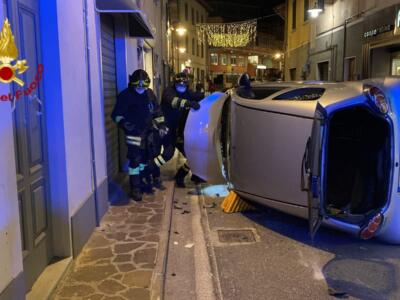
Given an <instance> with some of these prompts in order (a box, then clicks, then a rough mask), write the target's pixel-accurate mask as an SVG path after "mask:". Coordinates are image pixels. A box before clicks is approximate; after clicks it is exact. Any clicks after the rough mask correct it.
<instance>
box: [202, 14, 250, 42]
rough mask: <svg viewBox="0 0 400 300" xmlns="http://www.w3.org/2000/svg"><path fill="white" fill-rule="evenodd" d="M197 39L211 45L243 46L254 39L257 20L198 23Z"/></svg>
mask: <svg viewBox="0 0 400 300" xmlns="http://www.w3.org/2000/svg"><path fill="white" fill-rule="evenodd" d="M196 31H197V39H198V40H199V42H200V43H208V44H209V45H210V46H212V47H245V46H247V45H248V44H249V43H251V42H253V41H255V39H256V34H257V20H256V19H254V20H249V21H245V22H236V23H219V24H198V25H196Z"/></svg>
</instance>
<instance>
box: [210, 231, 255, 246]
mask: <svg viewBox="0 0 400 300" xmlns="http://www.w3.org/2000/svg"><path fill="white" fill-rule="evenodd" d="M217 232H218V240H219V241H220V242H221V243H241V244H243V243H255V242H256V238H255V236H254V232H253V231H252V230H241V229H238V230H232V229H220V230H217Z"/></svg>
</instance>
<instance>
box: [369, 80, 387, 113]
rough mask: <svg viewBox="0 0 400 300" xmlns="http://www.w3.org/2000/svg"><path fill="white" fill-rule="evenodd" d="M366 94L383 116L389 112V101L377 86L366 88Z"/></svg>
mask: <svg viewBox="0 0 400 300" xmlns="http://www.w3.org/2000/svg"><path fill="white" fill-rule="evenodd" d="M364 94H365V95H366V96H367V97H368V99H369V100H370V101H371V102H372V103H373V104H374V105H375V107H376V108H377V109H378V110H379V111H380V112H381V113H382V114H387V113H388V112H389V101H388V99H387V98H386V96H385V94H384V93H383V91H382V90H381V89H379V88H377V87H376V86H365V87H364Z"/></svg>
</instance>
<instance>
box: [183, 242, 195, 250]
mask: <svg viewBox="0 0 400 300" xmlns="http://www.w3.org/2000/svg"><path fill="white" fill-rule="evenodd" d="M193 246H194V244H193V243H189V244H186V245H185V248H188V249H190V248H193Z"/></svg>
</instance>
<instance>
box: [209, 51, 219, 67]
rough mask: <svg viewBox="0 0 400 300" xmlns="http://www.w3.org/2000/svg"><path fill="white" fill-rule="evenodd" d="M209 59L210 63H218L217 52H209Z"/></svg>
mask: <svg viewBox="0 0 400 300" xmlns="http://www.w3.org/2000/svg"><path fill="white" fill-rule="evenodd" d="M210 60H211V64H212V65H214V66H216V65H218V54H217V53H211V54H210Z"/></svg>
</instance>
